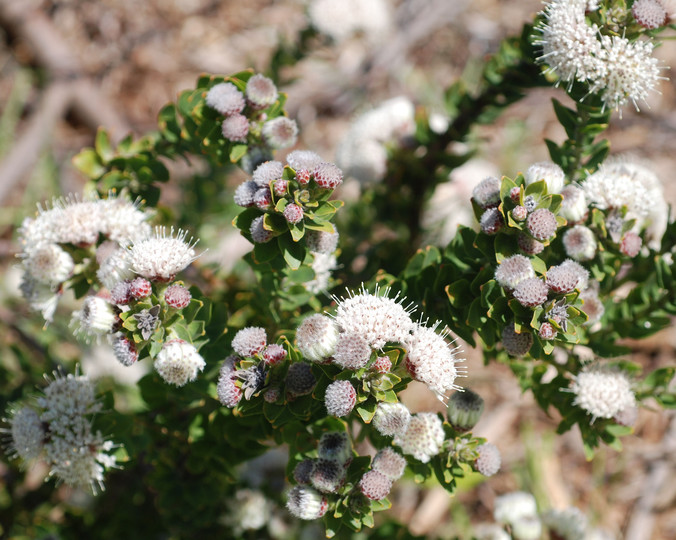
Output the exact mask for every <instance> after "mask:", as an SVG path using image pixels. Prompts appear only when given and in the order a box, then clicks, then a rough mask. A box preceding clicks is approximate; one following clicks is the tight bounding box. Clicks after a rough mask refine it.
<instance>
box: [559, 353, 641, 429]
mask: <svg viewBox="0 0 676 540" xmlns="http://www.w3.org/2000/svg"><path fill="white" fill-rule="evenodd" d="M570 390H571V391H572V392H573V393H574V394H575V400H574V401H573V404H574V405H577V406H578V407H580V408H582V409H584V410H585V411H587V412H588V413H589V414H591V415H592V419H596V418H612V417H613V416H615V415H616V414H617V413H619V412H620V411H622V410H623V409H625V408H626V407H633V406H634V405H635V403H636V399H635V397H634V392H633V391H632V390H631V382H630V381H629V378H628V377H627V376H626V375H625V374H624V373H623V372H622V371H620V370H619V369H616V368H613V367H609V366H603V365H600V364H592V365H589V366H587V367H585V368H584V369H583V370H582V371H581V372H580V373H578V374H577V376H575V378H574V381H573V382H572V384H571V386H570Z"/></svg>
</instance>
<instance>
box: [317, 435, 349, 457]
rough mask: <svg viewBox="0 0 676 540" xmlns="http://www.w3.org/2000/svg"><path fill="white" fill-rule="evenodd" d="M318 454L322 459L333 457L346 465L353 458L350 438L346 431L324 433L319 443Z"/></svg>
mask: <svg viewBox="0 0 676 540" xmlns="http://www.w3.org/2000/svg"><path fill="white" fill-rule="evenodd" d="M317 454H318V455H319V457H320V458H322V459H332V460H335V461H337V462H338V463H341V464H343V465H344V464H346V463H348V462H349V461H351V459H352V445H351V444H350V438H349V437H348V435H347V433H345V432H344V431H327V432H325V433H322V436H321V437H320V438H319V444H318V445H317Z"/></svg>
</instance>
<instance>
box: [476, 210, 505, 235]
mask: <svg viewBox="0 0 676 540" xmlns="http://www.w3.org/2000/svg"><path fill="white" fill-rule="evenodd" d="M479 224H480V225H481V231H482V232H484V233H486V234H496V233H497V232H498V231H499V230H500V229H502V226H503V225H504V224H505V222H504V220H503V218H502V214H501V213H500V211H499V210H498V209H497V208H489V209H488V210H486V211H485V212H484V213H483V214H482V215H481V220H480V221H479Z"/></svg>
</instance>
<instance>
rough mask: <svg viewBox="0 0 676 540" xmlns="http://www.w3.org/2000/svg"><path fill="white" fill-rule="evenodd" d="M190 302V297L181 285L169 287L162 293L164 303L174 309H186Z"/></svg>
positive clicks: (188, 292)
mask: <svg viewBox="0 0 676 540" xmlns="http://www.w3.org/2000/svg"><path fill="white" fill-rule="evenodd" d="M190 300H192V295H191V294H190V291H189V290H188V289H186V288H185V287H184V286H183V285H176V284H175V285H169V287H167V290H166V291H164V301H165V302H166V303H167V305H168V306H169V307H172V308H174V309H183V308H184V307H188V304H190Z"/></svg>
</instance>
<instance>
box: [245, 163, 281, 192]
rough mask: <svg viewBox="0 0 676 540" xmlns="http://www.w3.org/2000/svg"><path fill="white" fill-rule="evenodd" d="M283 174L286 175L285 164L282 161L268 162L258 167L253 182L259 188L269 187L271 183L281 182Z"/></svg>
mask: <svg viewBox="0 0 676 540" xmlns="http://www.w3.org/2000/svg"><path fill="white" fill-rule="evenodd" d="M282 174H284V164H283V163H282V162H281V161H266V162H265V163H261V164H260V165H259V166H258V167H256V169H255V170H254V172H253V175H252V180H253V181H254V182H256V185H257V186H258V187H269V186H270V182H274V181H275V180H279V179H280V178H281V177H282Z"/></svg>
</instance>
